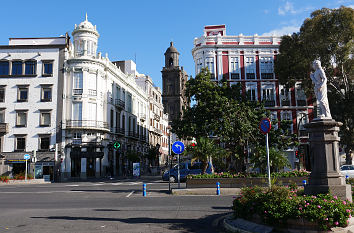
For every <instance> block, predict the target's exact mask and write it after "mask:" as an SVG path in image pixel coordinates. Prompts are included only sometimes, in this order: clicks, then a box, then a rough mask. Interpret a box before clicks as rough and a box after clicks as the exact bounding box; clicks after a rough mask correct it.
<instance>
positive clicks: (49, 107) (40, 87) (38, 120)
mask: <svg viewBox="0 0 354 233" xmlns="http://www.w3.org/2000/svg"><path fill="white" fill-rule="evenodd" d="M68 42H69V38H68V36H63V37H50V38H10V41H9V45H3V46H0V154H1V156H0V175H2V174H6V175H10V176H11V175H16V174H19V173H23V172H24V171H25V160H24V159H23V158H24V155H25V154H29V155H31V160H29V161H28V162H29V165H30V166H28V172H29V173H31V174H33V173H34V169H35V173H36V177H37V178H42V176H43V175H50V177H51V178H52V179H53V178H54V177H53V174H54V172H53V171H54V170H55V167H57V166H59V162H57V163H55V162H56V161H58V159H57V150H56V141H57V139H60V138H57V136H59V135H58V134H57V132H58V131H59V130H58V129H59V127H60V125H58V122H60V121H61V117H62V115H61V113H62V112H61V106H62V104H63V103H62V98H61V95H62V88H63V80H64V75H63V64H64V60H65V56H66V53H67V52H66V51H67V48H68ZM1 160H2V161H1Z"/></svg>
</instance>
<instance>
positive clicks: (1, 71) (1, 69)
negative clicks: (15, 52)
mask: <svg viewBox="0 0 354 233" xmlns="http://www.w3.org/2000/svg"><path fill="white" fill-rule="evenodd" d="M9 67H10V66H9V62H8V61H0V75H9Z"/></svg>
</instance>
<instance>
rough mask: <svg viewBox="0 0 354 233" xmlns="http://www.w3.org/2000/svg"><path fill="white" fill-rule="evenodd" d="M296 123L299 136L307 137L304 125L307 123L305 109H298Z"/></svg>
mask: <svg viewBox="0 0 354 233" xmlns="http://www.w3.org/2000/svg"><path fill="white" fill-rule="evenodd" d="M296 116H297V125H298V129H299V132H298V134H299V136H300V137H307V136H308V133H307V131H306V129H305V127H304V125H305V124H307V123H309V120H308V114H307V111H298V112H297V114H296Z"/></svg>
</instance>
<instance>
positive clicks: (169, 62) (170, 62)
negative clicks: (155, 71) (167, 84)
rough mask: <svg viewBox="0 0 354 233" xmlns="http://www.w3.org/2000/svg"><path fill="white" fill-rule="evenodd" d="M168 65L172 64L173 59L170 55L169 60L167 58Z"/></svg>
mask: <svg viewBox="0 0 354 233" xmlns="http://www.w3.org/2000/svg"><path fill="white" fill-rule="evenodd" d="M168 65H169V66H173V59H172V57H170V60H168Z"/></svg>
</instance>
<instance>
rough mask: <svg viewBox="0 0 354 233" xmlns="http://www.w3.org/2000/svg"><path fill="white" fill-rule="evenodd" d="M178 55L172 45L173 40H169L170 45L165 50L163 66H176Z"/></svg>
mask: <svg viewBox="0 0 354 233" xmlns="http://www.w3.org/2000/svg"><path fill="white" fill-rule="evenodd" d="M178 56H179V52H178V51H177V49H176V48H175V47H174V46H173V42H172V41H171V42H170V47H168V48H167V50H166V52H165V67H175V66H178Z"/></svg>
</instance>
